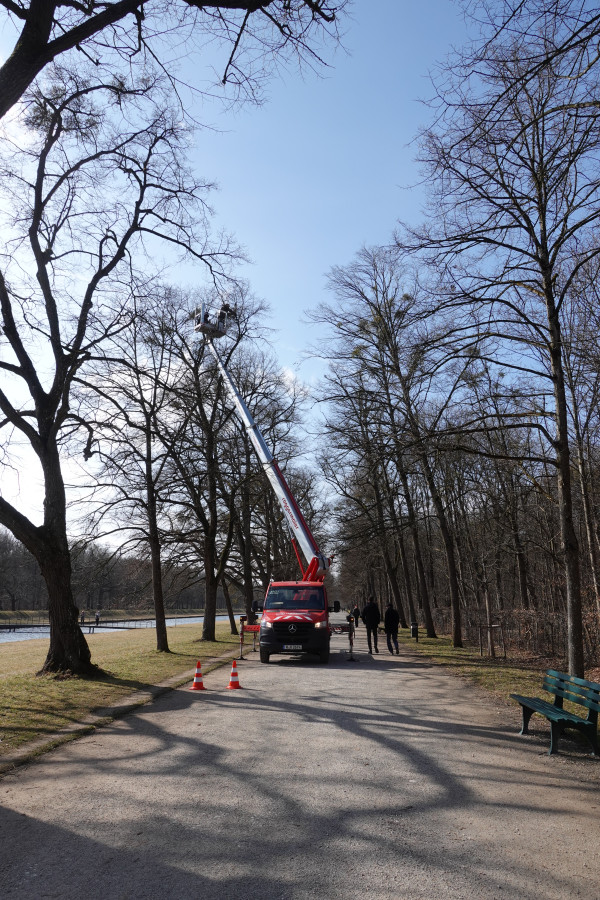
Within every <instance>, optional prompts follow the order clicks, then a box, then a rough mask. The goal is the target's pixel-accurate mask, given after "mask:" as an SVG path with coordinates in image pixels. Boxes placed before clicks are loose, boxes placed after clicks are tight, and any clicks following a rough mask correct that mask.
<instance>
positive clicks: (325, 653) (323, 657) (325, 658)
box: [319, 647, 329, 664]
mask: <svg viewBox="0 0 600 900" xmlns="http://www.w3.org/2000/svg"><path fill="white" fill-rule="evenodd" d="M319 660H320V661H321V662H322V663H324V664H326V663H328V662H329V647H328V648H327V650H321V652H320V653H319Z"/></svg>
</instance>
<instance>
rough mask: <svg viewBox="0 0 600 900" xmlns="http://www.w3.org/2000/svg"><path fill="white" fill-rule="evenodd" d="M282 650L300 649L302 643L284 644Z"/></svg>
mask: <svg viewBox="0 0 600 900" xmlns="http://www.w3.org/2000/svg"><path fill="white" fill-rule="evenodd" d="M283 649H284V650H302V644H284V645H283Z"/></svg>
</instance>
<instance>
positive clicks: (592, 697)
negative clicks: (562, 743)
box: [542, 669, 600, 722]
mask: <svg viewBox="0 0 600 900" xmlns="http://www.w3.org/2000/svg"><path fill="white" fill-rule="evenodd" d="M542 687H543V689H544V690H545V691H548V693H550V694H554V696H555V698H556V699H555V701H554V702H555V704H556V706H560V707H562V704H563V700H570V701H571V703H579V704H580V705H581V706H585V707H586V708H587V709H589V714H588V719H589V720H590V721H591V722H597V720H598V713H599V712H600V684H597V683H596V682H594V681H586V680H585V678H576V677H575V675H566V674H565V673H564V672H556V671H555V670H554V669H548V671H547V672H546V674H545V676H544V683H543V685H542Z"/></svg>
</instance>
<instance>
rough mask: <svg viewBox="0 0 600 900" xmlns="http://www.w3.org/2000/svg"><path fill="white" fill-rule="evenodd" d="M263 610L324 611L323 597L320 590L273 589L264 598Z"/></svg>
mask: <svg viewBox="0 0 600 900" xmlns="http://www.w3.org/2000/svg"><path fill="white" fill-rule="evenodd" d="M265 609H325V596H324V594H323V589H322V588H315V587H310V588H305V587H298V586H296V585H290V586H289V587H273V588H270V590H269V592H268V594H267V596H266V598H265Z"/></svg>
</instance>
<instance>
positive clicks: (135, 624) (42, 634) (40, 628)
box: [0, 614, 239, 644]
mask: <svg viewBox="0 0 600 900" xmlns="http://www.w3.org/2000/svg"><path fill="white" fill-rule="evenodd" d="M203 618H204V617H203V616H182V617H177V618H169V619H167V620H166V622H167V627H169V628H172V627H174V626H176V625H194V624H197V623H198V622H202V621H203ZM237 618H238V619H239V614H238V615H237ZM228 621H229V616H217V622H228ZM116 624H118V625H119V628H106V627H105V628H103V627H102V620H100V625H90V623H88V622H85V623H84V624H83V625H82V626H81V629H82V631H83V633H84V635H86V634H88V633H89V632H90V629H91V630H92V631H93V633H94V634H108V633H109V632H110V634H115V633H117V634H118V632H119V631H129V630H131V629H134V628H154V627H155V625H156V620H155V619H135V620H133V619H132V620H127V619H125V620H124V621H122V622H118V623H116ZM49 637H50V627H49V626H48V625H32V626H31V628H17V630H16V631H4V630H3V629H0V644H7V643H10V642H12V641H31V640H34V639H35V638H49Z"/></svg>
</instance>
